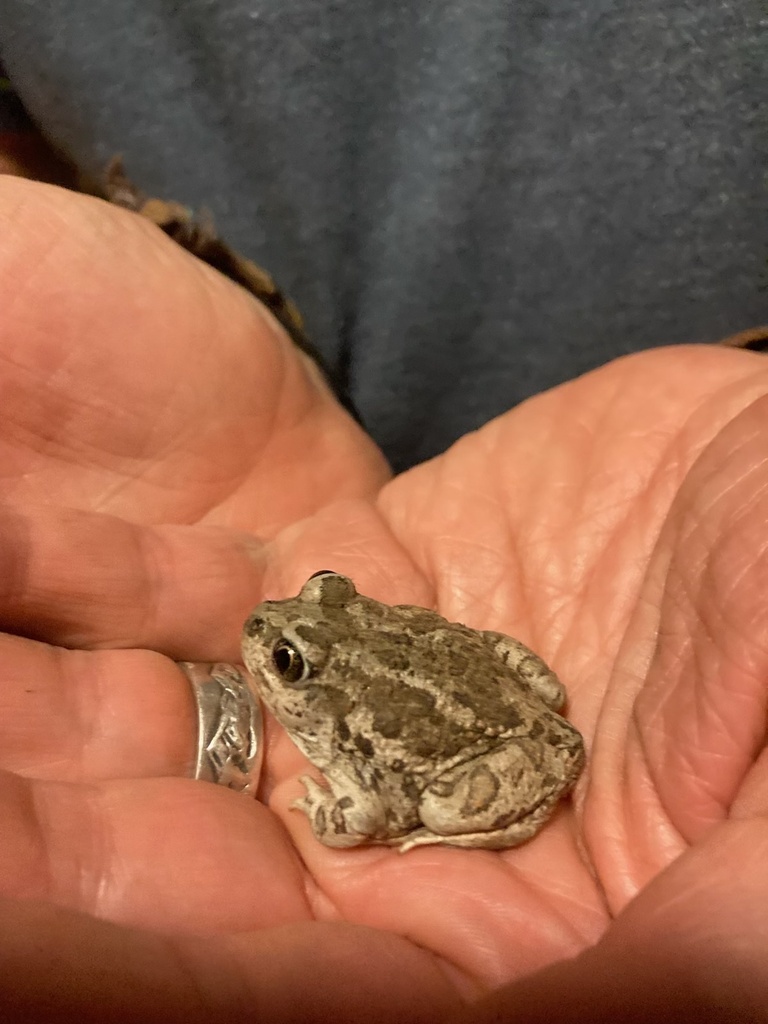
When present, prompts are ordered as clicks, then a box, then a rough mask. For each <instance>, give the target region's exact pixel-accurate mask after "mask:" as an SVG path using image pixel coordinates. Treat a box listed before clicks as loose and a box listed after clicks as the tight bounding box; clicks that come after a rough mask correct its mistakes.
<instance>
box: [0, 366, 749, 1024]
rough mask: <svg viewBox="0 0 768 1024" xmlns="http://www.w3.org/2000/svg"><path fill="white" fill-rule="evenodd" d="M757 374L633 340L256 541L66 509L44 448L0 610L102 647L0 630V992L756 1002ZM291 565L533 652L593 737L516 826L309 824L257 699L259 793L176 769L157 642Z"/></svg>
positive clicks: (171, 1004) (174, 647)
mask: <svg viewBox="0 0 768 1024" xmlns="http://www.w3.org/2000/svg"><path fill="white" fill-rule="evenodd" d="M692 365H693V366H695V368H696V375H695V377H694V376H693V375H692V374H691V366H692ZM115 372H116V373H117V374H118V375H119V373H121V372H122V370H121V368H119V367H118V368H116V370H115ZM118 379H119V376H118ZM148 383H151V382H148ZM76 385H77V379H75V380H74V383H72V382H70V392H69V394H70V395H71V397H72V400H73V404H77V400H78V391H77V386H76ZM767 388H768V376H766V372H765V371H764V370H763V362H762V359H761V357H759V356H755V355H752V354H749V353H741V352H728V351H725V350H718V349H700V350H694V349H682V350H663V351H658V352H649V353H645V354H643V355H641V356H636V357H633V358H632V359H630V360H627V361H622V362H618V363H615V364H613V365H611V366H610V367H606V368H605V369H603V370H601V371H598V372H597V373H595V374H592V375H590V376H588V377H586V378H582V379H581V380H579V381H576V382H573V383H572V384H569V385H567V386H566V387H564V388H561V389H558V390H556V391H554V392H551V393H549V394H547V395H544V396H541V397H540V398H537V399H535V400H533V401H531V402H529V403H527V404H526V405H524V406H523V407H521V408H519V409H517V410H515V411H514V412H512V413H509V414H507V415H506V416H504V417H502V418H500V419H499V420H497V421H496V422H495V423H493V424H490V425H489V426H488V427H486V428H485V429H484V430H483V431H480V432H478V433H477V434H474V435H471V436H469V437H467V438H465V439H463V440H462V441H461V442H460V443H459V444H458V445H457V446H455V447H454V449H452V450H451V451H450V452H449V453H447V454H446V455H445V456H443V457H442V458H440V459H437V460H434V461H433V462H431V463H429V464H426V465H425V466H422V467H419V468H417V469H416V470H413V471H412V472H411V473H408V474H405V475H403V476H402V477H400V478H398V479H397V480H395V481H393V482H392V483H391V484H389V485H387V486H385V487H384V488H383V489H381V490H380V491H379V492H378V493H375V488H374V489H373V490H374V493H373V494H371V492H370V491H369V492H366V493H363V494H361V495H358V496H354V495H353V496H349V495H347V496H342V498H341V499H340V500H338V501H335V502H334V501H333V496H331V497H330V498H329V499H328V500H327V501H326V503H325V504H323V505H321V506H319V507H317V508H316V510H315V511H314V513H313V514H311V515H305V516H304V518H301V519H299V518H298V517H297V520H296V521H295V522H292V521H291V522H289V525H287V526H285V527H284V528H283V529H280V528H279V526H277V527H276V528H275V529H274V531H273V532H272V533H271V539H270V540H269V541H268V543H265V544H261V543H258V542H257V541H255V540H254V538H253V537H252V536H249V535H247V534H243V533H239V532H235V531H234V530H229V529H225V530H221V529H215V528H213V529H211V528H207V527H205V526H203V527H201V526H199V525H191V526H187V525H182V524H184V523H185V522H187V521H188V522H192V523H194V522H195V520H194V517H191V518H190V519H189V520H185V519H184V518H183V516H182V515H181V514H180V513H179V514H178V515H177V518H175V519H174V518H173V517H172V516H169V519H170V523H171V525H166V524H163V525H154V524H155V523H157V522H160V523H163V520H162V517H161V516H158V517H157V518H154V517H151V518H150V519H149V521H148V522H142V521H139V520H140V516H139V515H138V514H137V513H136V512H135V509H134V512H133V514H132V513H131V508H130V507H127V509H125V510H123V511H121V512H120V515H121V516H123V517H124V518H125V519H129V520H130V519H133V520H136V521H134V522H125V521H124V519H123V518H115V517H112V516H109V515H104V514H102V513H101V512H94V511H92V509H98V508H99V502H98V501H97V502H94V503H93V504H92V505H90V506H89V505H88V502H87V501H83V502H82V503H80V505H79V508H80V510H79V511H68V510H64V509H62V508H60V507H59V502H58V500H57V497H56V496H57V494H58V490H57V488H58V487H59V486H60V484H61V482H63V483H64V484H66V474H65V473H63V471H61V469H60V468H59V469H60V471H59V474H58V475H57V474H56V473H54V474H53V476H52V479H51V483H50V486H49V487H48V489H47V494H48V499H49V500H48V501H47V502H46V505H47V507H46V508H45V509H39V508H35V507H34V506H33V505H32V504H31V503H30V504H27V503H26V501H25V500H24V495H21V496H20V497H19V496H18V495H17V500H16V501H15V502H14V504H13V506H12V508H11V509H10V510H8V513H7V515H6V517H5V522H4V524H3V528H2V529H0V538H2V539H1V540H0V550H2V551H3V555H4V558H5V560H6V564H7V565H8V571H7V573H6V579H7V580H8V581H9V582H8V585H7V587H6V591H5V593H4V594H3V595H2V598H1V599H0V618H1V619H2V622H3V625H4V626H5V628H6V629H8V630H10V631H12V632H16V633H23V634H25V635H30V634H34V635H36V636H38V637H39V638H41V639H44V640H47V641H48V642H49V643H52V644H56V645H62V644H63V645H68V646H81V647H90V648H100V647H101V648H107V649H101V650H99V649H95V650H60V649H58V647H54V648H50V647H47V646H41V645H39V644H36V643H33V642H31V641H29V640H25V639H21V638H18V637H13V636H5V637H3V638H2V640H1V641H0V642H2V645H3V646H4V650H3V659H2V662H3V665H4V671H3V675H4V677H5V684H4V687H3V691H2V692H3V698H2V700H3V701H4V704H5V708H4V711H3V714H2V715H0V722H2V723H3V724H2V725H0V765H1V766H2V767H3V768H5V769H6V771H7V772H8V774H5V775H4V776H3V779H2V786H1V787H0V808H1V809H2V810H1V811H0V821H2V822H3V826H2V829H3V841H2V844H0V847H1V848H2V851H3V852H2V856H3V863H2V872H1V873H0V877H2V878H3V880H4V882H3V886H4V893H5V895H6V896H7V897H23V898H24V899H34V900H38V901H39V900H45V901H48V902H47V904H41V903H35V904H29V903H26V902H11V901H10V900H9V901H8V902H7V903H6V904H5V906H4V914H5V921H6V928H5V929H4V933H5V934H4V937H2V938H1V939H0V964H2V968H3V969H2V970H0V976H4V977H6V978H7V979H8V981H7V982H6V983H4V988H3V989H2V991H3V997H4V998H5V999H6V1003H7V1004H8V1005H9V1006H10V1007H11V1009H14V1010H15V1009H19V1012H21V1010H22V1009H24V1010H29V1008H30V1007H32V1008H34V1007H39V1006H40V1005H45V1006H46V1007H50V1006H51V1005H52V1004H53V1005H54V1006H58V1007H59V1009H60V1010H61V1008H62V1007H63V1008H64V1010H66V1011H69V1012H70V1015H71V1011H72V1007H76V1008H77V1012H78V1014H80V1015H81V1019H88V1017H87V1014H88V1013H91V1015H92V1018H93V1019H103V1017H104V1015H105V1008H107V1009H109V1011H110V1012H111V1013H112V1014H113V1015H115V1016H114V1017H113V1019H126V1020H136V1019H145V1020H148V1019H158V1020H159V1019H163V1020H174V1019H177V1018H178V1019H181V1018H182V1017H183V1018H184V1019H185V1020H210V1019H216V1020H218V1019H221V1017H222V1016H226V1014H227V1013H229V1014H230V1015H239V1017H240V1018H242V1019H248V1016H249V1015H253V1016H254V1017H256V1016H258V1015H264V1014H265V1013H267V1014H268V1015H269V1016H270V1019H273V1020H283V1019H285V1020H288V1019H292V1020H293V1019H295V1020H299V1019H301V1020H325V1019H331V1018H332V1017H335V1018H337V1019H339V1020H345V1019H349V1020H354V1019H360V1018H362V1017H365V1019H377V1015H378V1018H379V1019H386V1020H433V1019H434V1020H444V1019H447V1018H448V1016H449V1014H450V1013H452V1012H456V1013H457V1014H461V1013H462V1011H461V1009H460V1006H461V1004H462V1003H463V1002H464V1000H466V999H471V998H474V997H477V996H482V994H483V993H484V992H487V991H489V990H491V989H494V988H496V987H497V986H504V985H506V986H507V987H504V988H499V989H498V991H497V992H496V993H495V994H493V995H491V996H488V997H487V998H486V1000H485V1001H481V1002H480V1003H478V1004H477V1005H475V1006H474V1007H473V1008H472V1009H471V1010H468V1011H466V1014H467V1016H466V1019H470V1018H471V1019H478V1020H479V1019H492V1017H491V1015H492V1014H493V1013H497V1014H500V1015H503V1014H509V1013H511V1012H512V1011H513V1010H514V1013H515V1015H516V1017H517V1018H518V1019H521V1020H526V1021H527V1020H537V1019H542V1020H544V1019H548V1020H551V1019H552V1018H553V1016H555V1014H557V1017H558V1019H559V1020H560V1021H563V1020H577V1019H585V1017H587V1018H589V1019H591V1020H601V1019H605V1020H608V1019H611V1020H615V1019H617V1017H620V1018H621V1019H630V1018H631V1013H635V1018H634V1019H638V1020H640V1019H648V1018H649V1017H653V1016H654V1015H655V1016H656V1017H657V1018H658V1017H659V1016H660V1015H661V1014H662V1013H663V1012H671V1011H673V1012H676V1013H677V1014H678V1017H679V1016H680V1014H681V1013H682V1014H685V1013H686V1012H688V1013H690V1014H691V1015H694V1014H695V1015H696V1017H697V1019H707V1011H710V1013H715V1014H716V1016H711V1017H710V1019H718V1020H722V1019H729V1018H728V1016H727V1014H728V1013H729V1012H731V1013H732V1018H733V1019H744V1014H745V1013H746V1014H748V1015H749V1014H751V1016H750V1017H749V1019H759V1017H758V1014H759V1013H760V1012H761V1008H763V1007H764V1006H765V1005H766V1003H767V1001H766V998H765V997H766V988H768V979H766V972H765V967H764V964H765V962H766V958H765V948H764V939H763V938H762V935H763V932H764V927H763V911H762V908H763V906H764V905H765V904H764V900H765V895H766V892H765V889H766V882H765V880H764V875H765V872H764V866H763V865H764V859H765V838H764V836H765V832H766V830H765V825H764V816H765V796H764V794H765V792H766V785H765V772H764V763H763V762H764V754H763V757H762V760H761V756H760V755H761V752H762V751H763V747H764V730H765V692H766V687H765V684H764V682H763V678H764V674H765V665H764V658H765V655H764V653H763V648H765V646H766V645H765V642H764V633H763V626H762V623H763V622H764V621H765V614H764V606H763V602H762V595H763V594H764V593H765V587H764V586H763V579H762V573H763V565H764V561H762V532H763V522H764V521H765V511H766V510H765V508H764V507H763V504H764V502H765V497H764V492H765V486H764V483H765V481H764V480H763V476H764V474H765V468H764V458H763V451H764V438H765V436H766V430H767V429H768V423H767V422H766V417H767V416H768V413H767V412H766V405H765V398H764V397H763V396H764V395H765V393H766V390H767ZM140 390H141V382H139V393H140ZM649 396H650V398H649ZM246 404H247V403H246ZM45 409H46V406H45V403H44V402H43V409H42V412H43V413H44V411H45ZM43 418H44V417H43ZM161 456H162V453H161ZM153 458H157V456H153ZM152 465H153V462H152V458H150V459H148V460H147V465H146V473H147V475H148V476H149V477H150V478H151V476H152ZM39 482H40V483H41V484H44V474H42V475H41V478H40V481H39ZM127 489H128V490H130V487H128V488H127ZM180 490H182V494H181V498H182V499H183V489H180ZM42 493H43V494H45V493H46V488H45V487H44V486H42ZM92 493H95V494H97V495H98V494H100V493H101V492H100V491H99V490H98V489H97V488H95V489H94V490H93V492H92ZM61 504H66V502H65V501H64V502H61ZM180 504H181V506H182V507H183V506H184V502H183V500H182V501H181V502H180ZM113 511H114V509H113ZM203 521H204V522H205V517H203ZM237 525H238V526H239V527H240V528H242V529H244V530H249V529H254V530H255V529H256V528H257V527H256V525H255V524H254V525H252V524H250V523H249V522H248V521H247V513H246V514H245V518H244V519H242V520H239V521H238V523H237ZM73 551H74V552H77V557H76V558H73V557H72V552H73ZM320 568H333V569H335V570H338V571H340V572H344V573H346V574H348V575H350V576H352V577H353V578H354V579H355V581H356V583H357V584H358V587H359V589H360V590H361V592H363V593H367V594H370V595H371V596H374V597H377V598H379V599H383V600H398V601H408V602H415V603H424V604H434V605H435V606H437V607H438V609H439V610H440V611H441V612H442V613H443V614H445V615H447V616H448V617H449V618H454V619H461V620H462V621H466V622H468V623H469V624H471V625H476V626H482V627H484V628H489V629H503V630H505V631H508V632H511V633H513V634H514V635H517V636H519V637H520V638H521V639H522V640H524V641H526V642H528V643H530V644H531V646H533V647H534V648H535V649H536V650H537V651H539V653H541V654H542V655H543V656H544V657H545V658H546V659H547V660H548V661H550V662H551V663H552V664H553V666H554V667H555V668H556V670H557V671H558V672H559V674H560V675H561V677H562V678H563V680H564V681H565V683H566V685H567V687H568V691H569V695H570V708H569V717H571V718H572V720H573V721H574V722H575V724H576V725H577V726H578V727H579V728H580V729H581V730H582V731H583V732H584V734H585V736H586V739H587V745H588V750H589V752H590V753H589V761H588V768H587V773H586V774H585V776H584V778H583V780H582V782H581V783H580V785H579V787H578V789H577V792H576V797H575V801H574V803H573V804H572V805H567V804H564V805H562V806H561V808H560V810H559V812H558V814H557V815H556V816H555V818H554V819H553V821H552V822H551V823H550V824H549V825H547V826H546V828H545V829H544V830H543V831H542V833H540V834H539V836H537V837H536V838H535V839H534V840H533V841H532V842H531V843H529V844H527V845H525V846H522V847H519V848H517V849H514V850H510V851H505V852H502V853H490V852H486V851H463V850H451V849H444V848H443V849H436V848H422V849H420V850H415V851H412V852H410V853H408V854H406V855H404V856H401V855H399V854H398V853H397V852H396V851H393V850H387V849H381V848H369V849H359V850H353V851H333V850H328V849H326V848H324V847H322V846H320V845H319V844H318V843H317V842H316V841H315V840H314V838H313V837H312V835H311V832H310V829H309V826H308V823H307V822H306V819H305V818H304V817H303V816H302V815H301V814H299V813H297V812H295V811H290V810H289V809H288V808H289V804H290V802H291V801H292V799H293V798H294V797H295V796H296V795H297V793H298V792H299V786H298V784H297V780H296V777H297V775H298V774H299V772H300V770H301V769H302V767H303V765H302V762H301V758H300V757H299V755H298V754H297V752H296V751H295V749H294V748H293V747H292V745H291V744H290V743H289V742H288V741H287V739H286V738H285V737H284V736H283V735H281V733H280V731H279V730H278V729H277V728H276V727H274V726H273V725H272V724H271V723H270V726H269V730H268V759H267V765H266V771H265V776H264V787H263V797H264V799H265V800H266V801H268V804H269V809H267V807H265V806H263V805H262V804H261V803H257V802H251V801H249V800H247V799H246V798H244V797H242V796H239V795H237V794H233V793H230V792H228V791H226V790H224V789H221V788H219V787H213V786H210V785H206V784H203V783H195V782H193V781H191V780H189V779H184V778H180V777H179V776H182V775H183V774H184V773H185V771H186V770H187V769H188V766H189V764H190V761H191V759H192V756H193V751H194V715H193V710H192V703H191V696H190V694H189V692H188V690H187V688H186V683H185V681H184V679H183V677H182V676H181V673H180V672H179V671H178V669H177V668H176V666H175V665H173V663H172V662H171V661H170V660H169V657H167V656H171V657H190V658H192V657H194V658H201V659H202V658H209V659H214V658H229V659H234V658H235V657H236V654H237V651H236V644H237V640H236V634H237V631H238V628H239V625H240V622H241V621H242V618H243V617H244V614H245V612H247V610H248V607H249V606H250V605H251V604H255V603H256V602H257V601H258V600H260V599H261V597H262V596H266V597H278V596H286V595H288V594H292V593H295V592H296V591H297V589H298V586H299V585H300V583H301V582H303V580H304V579H305V578H306V576H307V575H309V573H310V572H312V571H314V570H316V569H320ZM14 570H15V571H14ZM118 646H122V647H124V648H152V649H154V651H155V652H162V653H153V651H152V650H146V649H145V650H135V649H127V650H115V649H114V648H115V647H118ZM164 655H166V656H164ZM28 691H31V692H28ZM10 772H15V773H16V774H10ZM77 911H80V912H83V916H79V915H78V913H76V912H77ZM595 943H596V945H595ZM569 957H575V959H573V960H568V959H567V958H569ZM95 963H98V966H99V971H98V972H95V971H94V969H93V965H94V964H95ZM547 965H551V966H549V967H547ZM537 969H539V970H537ZM14 1000H15V1002H13V1001H14ZM64 1010H61V1012H60V1017H61V1018H62V1019H63V1018H64V1017H65V1016H66V1013H65V1012H64ZM120 1014H122V1016H120ZM483 1014H487V1015H488V1016H486V1017H484V1016H483ZM737 1014H741V1017H740V1018H739V1017H737ZM49 1019H52V1018H51V1016H50V1015H49ZM53 1019H55V1018H53Z"/></svg>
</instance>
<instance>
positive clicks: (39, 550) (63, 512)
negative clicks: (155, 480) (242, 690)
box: [0, 506, 266, 661]
mask: <svg viewBox="0 0 768 1024" xmlns="http://www.w3.org/2000/svg"><path fill="white" fill-rule="evenodd" d="M0 564H1V565H2V572H0V627H2V628H3V629H5V630H6V631H8V632H14V633H20V634H24V635H26V636H30V637H35V638H38V639H41V640H45V641H47V642H49V643H56V644H59V645H62V646H68V647H95V646H100V647H147V648H152V649H154V650H159V651H163V652H165V653H166V654H168V655H169V656H171V657H175V658H178V659H180V660H190V661H194V660H200V661H206V660H207V661H214V660H233V659H234V660H239V644H240V630H241V627H242V623H243V622H244V621H245V618H246V617H247V615H248V613H249V612H250V610H251V609H252V608H253V606H254V605H255V604H256V603H257V602H258V601H259V600H260V599H261V594H262V580H263V573H264V570H265V565H266V558H265V551H264V548H263V546H262V545H261V544H260V543H259V542H258V541H257V540H256V539H255V538H253V537H251V536H250V535H248V534H243V533H238V532H235V531H231V530H224V529H222V528H218V527H207V528H206V527H185V526H157V527H152V526H147V527H145V526H138V525H136V524H133V523H129V522H126V521H125V520H123V519H118V518H117V517H116V516H110V515H102V514H99V513H92V512H80V511H77V510H75V509H54V508H45V507H37V508H34V509H21V508H14V507H11V506H4V507H0Z"/></svg>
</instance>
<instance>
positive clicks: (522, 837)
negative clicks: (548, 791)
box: [398, 800, 558, 853]
mask: <svg viewBox="0 0 768 1024" xmlns="http://www.w3.org/2000/svg"><path fill="white" fill-rule="evenodd" d="M557 802H558V801H557V800H554V801H548V802H546V803H544V804H542V805H541V806H540V807H537V808H536V810H535V811H532V812H531V814H528V815H527V816H526V817H525V818H522V819H521V820H520V821H513V822H512V823H511V824H509V825H507V826H506V828H500V829H495V830H492V831H490V832H466V833H464V834H463V835H452V836H446V835H440V834H439V833H438V832H432V831H430V829H428V828H420V829H416V831H415V832H411V834H410V835H409V836H408V837H407V839H406V840H405V841H404V842H403V843H401V844H400V846H399V847H398V849H399V852H400V853H406V851H408V850H412V849H413V848H414V847H416V846H438V845H440V846H457V847H464V848H465V849H473V850H507V849H509V848H510V847H512V846H519V845H520V844H521V843H524V842H526V841H527V840H528V839H531V838H533V836H534V835H535V834H536V833H537V832H538V831H539V829H540V828H541V826H542V825H543V824H544V823H545V821H546V820H547V819H548V818H549V817H550V816H551V815H552V812H553V810H554V808H555V805H556V804H557Z"/></svg>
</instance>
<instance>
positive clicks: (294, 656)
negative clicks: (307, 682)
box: [272, 640, 305, 683]
mask: <svg viewBox="0 0 768 1024" xmlns="http://www.w3.org/2000/svg"><path fill="white" fill-rule="evenodd" d="M272 661H273V662H274V663H275V668H276V669H277V671H278V672H279V673H280V675H281V676H282V677H283V679H285V681H286V682H288V683H295V682H296V681H297V679H301V678H302V676H303V675H304V668H305V666H304V659H303V658H302V656H301V655H300V654H299V652H298V651H297V650H296V648H295V647H294V646H293V644H291V643H289V642H288V641H287V640H278V641H277V643H276V644H275V646H274V648H273V649H272Z"/></svg>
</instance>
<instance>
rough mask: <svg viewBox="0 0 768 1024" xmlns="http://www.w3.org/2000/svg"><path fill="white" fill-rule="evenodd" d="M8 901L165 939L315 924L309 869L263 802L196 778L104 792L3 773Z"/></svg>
mask: <svg viewBox="0 0 768 1024" xmlns="http://www.w3.org/2000/svg"><path fill="white" fill-rule="evenodd" d="M0 823H1V824H0V893H2V894H3V895H5V896H13V897H17V898H24V899H48V900H51V901H52V902H54V903H56V904H58V905H61V906H66V907H70V908H72V909H75V910H81V911H84V912H86V913H89V914H93V915H94V916H96V917H101V918H105V919H108V920H111V921H119V922H122V923H127V924H132V925H135V926H137V927H145V928H158V929H162V930H164V931H166V932H175V931H178V932H187V933H192V932H200V931H201V930H207V929H210V930H211V931H214V932H224V931H243V930H246V929H250V928H260V927H265V926H267V925H276V924H285V923H287V922H290V921H303V920H308V919H310V917H311V912H310V910H309V906H308V903H307V896H306V891H305V881H304V873H303V869H302V866H301V863H300V861H299V860H298V858H297V857H296V855H295V854H294V852H293V850H292V847H291V844H290V841H289V840H288V838H287V836H286V835H285V833H284V831H283V829H282V828H281V827H280V825H279V824H278V822H277V820H276V818H275V817H274V816H273V815H272V814H271V813H270V812H269V811H268V810H267V809H266V808H265V807H264V806H262V805H261V804H260V803H258V802H257V801H255V800H253V799H252V798H249V797H246V796H244V795H243V794H240V793H234V792H232V791H231V790H227V789H225V788H223V787H220V786H214V785H213V784H210V783H204V782H195V781H193V780H191V779H144V780H138V781H131V782H110V783H100V784H97V785H91V786H88V785H75V784H70V783H61V782H46V781H40V780H30V779H22V778H20V777H19V776H16V775H13V774H11V773H8V772H3V773H0Z"/></svg>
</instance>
